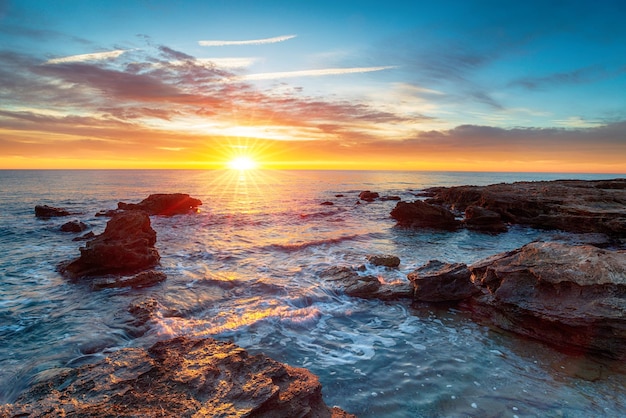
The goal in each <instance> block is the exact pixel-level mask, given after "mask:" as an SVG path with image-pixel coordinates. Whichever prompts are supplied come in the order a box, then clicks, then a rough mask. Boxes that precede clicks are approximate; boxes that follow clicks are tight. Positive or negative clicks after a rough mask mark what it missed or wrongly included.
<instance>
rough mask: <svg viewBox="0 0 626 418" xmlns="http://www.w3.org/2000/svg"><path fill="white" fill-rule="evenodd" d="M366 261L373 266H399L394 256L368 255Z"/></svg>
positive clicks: (398, 259)
mask: <svg viewBox="0 0 626 418" xmlns="http://www.w3.org/2000/svg"><path fill="white" fill-rule="evenodd" d="M367 261H368V262H370V263H371V264H373V265H375V266H383V267H389V268H396V267H398V266H399V265H400V258H399V257H397V256H395V255H388V254H386V255H368V256H367Z"/></svg>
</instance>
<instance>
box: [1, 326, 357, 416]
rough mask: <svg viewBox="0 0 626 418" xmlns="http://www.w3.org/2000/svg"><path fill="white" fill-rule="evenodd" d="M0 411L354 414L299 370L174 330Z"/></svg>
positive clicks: (67, 373)
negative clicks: (327, 398) (332, 404)
mask: <svg viewBox="0 0 626 418" xmlns="http://www.w3.org/2000/svg"><path fill="white" fill-rule="evenodd" d="M0 415H1V416H29V417H32V418H35V417H49V416H73V417H104V416H107V417H113V416H115V417H163V416H167V417H266V418H273V417H276V418H278V417H311V418H322V417H337V418H339V417H353V415H350V414H348V413H346V412H344V411H342V410H340V409H338V408H332V409H331V408H329V407H328V406H327V405H326V404H325V403H324V401H323V400H322V393H321V385H320V383H319V381H318V379H317V377H316V376H314V375H313V374H311V373H310V372H308V371H307V370H305V369H300V368H295V367H290V366H287V365H285V364H281V363H278V362H276V361H274V360H272V359H270V358H268V357H266V356H263V355H250V354H248V353H247V352H246V351H245V350H244V349H242V348H240V347H237V346H236V345H234V344H232V343H229V342H220V341H216V340H213V339H203V340H196V339H189V338H185V337H179V338H175V339H172V340H168V341H163V342H159V343H156V344H155V345H154V346H152V347H151V348H150V349H148V350H143V349H139V348H125V349H122V350H119V351H116V352H114V353H112V354H111V355H110V356H109V357H107V358H105V359H103V360H102V361H100V362H98V363H95V364H91V365H85V366H82V367H79V368H76V369H63V370H62V371H61V372H60V373H59V374H58V375H57V376H55V377H53V378H51V379H50V380H47V381H43V382H40V383H38V384H36V385H35V386H34V387H32V388H31V389H30V390H29V391H28V392H26V393H25V394H23V395H22V396H21V397H20V398H18V400H17V401H16V402H15V403H14V404H11V405H4V406H0Z"/></svg>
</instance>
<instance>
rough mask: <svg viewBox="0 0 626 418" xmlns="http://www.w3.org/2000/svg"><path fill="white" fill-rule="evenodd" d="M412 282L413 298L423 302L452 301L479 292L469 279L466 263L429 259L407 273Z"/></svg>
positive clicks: (469, 274)
mask: <svg viewBox="0 0 626 418" xmlns="http://www.w3.org/2000/svg"><path fill="white" fill-rule="evenodd" d="M408 279H409V280H410V281H411V283H412V284H413V288H414V293H413V298H414V299H415V300H417V301H423V302H452V301H459V300H463V299H467V298H469V297H471V296H473V295H475V294H477V293H479V292H480V290H479V288H478V287H476V286H475V285H474V283H472V281H471V273H470V271H469V269H468V268H467V265H465V264H461V263H454V264H449V263H443V262H441V261H438V260H431V261H429V262H428V263H426V264H425V265H423V266H422V267H420V268H418V269H416V270H415V271H413V272H411V273H409V274H408Z"/></svg>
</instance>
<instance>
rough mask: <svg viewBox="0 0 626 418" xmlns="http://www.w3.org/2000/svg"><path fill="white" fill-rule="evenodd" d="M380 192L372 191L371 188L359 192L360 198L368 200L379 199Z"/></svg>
mask: <svg viewBox="0 0 626 418" xmlns="http://www.w3.org/2000/svg"><path fill="white" fill-rule="evenodd" d="M378 196H379V194H378V193H376V192H370V191H369V190H365V191H362V192H361V193H359V199H361V200H365V201H366V202H373V201H374V200H376V199H378Z"/></svg>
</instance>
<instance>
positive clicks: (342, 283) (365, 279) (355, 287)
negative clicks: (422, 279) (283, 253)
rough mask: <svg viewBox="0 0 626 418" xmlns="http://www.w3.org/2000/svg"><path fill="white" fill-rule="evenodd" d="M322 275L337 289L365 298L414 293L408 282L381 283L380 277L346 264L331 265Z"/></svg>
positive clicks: (408, 295)
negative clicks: (361, 272) (363, 274)
mask: <svg viewBox="0 0 626 418" xmlns="http://www.w3.org/2000/svg"><path fill="white" fill-rule="evenodd" d="M363 269H365V267H364V266H363ZM320 277H321V278H322V279H324V280H325V281H326V282H328V283H330V284H331V285H332V286H333V288H334V289H335V290H337V291H340V292H343V293H345V294H346V295H348V296H353V297H359V298H363V299H381V300H397V299H405V298H411V296H412V295H413V289H412V287H411V284H410V283H408V282H407V283H381V281H380V280H379V279H378V277H375V276H371V275H368V276H362V275H360V274H359V273H358V272H357V271H356V270H355V269H353V268H351V267H346V266H333V267H330V268H328V269H326V270H324V271H323V272H322V273H320Z"/></svg>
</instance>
